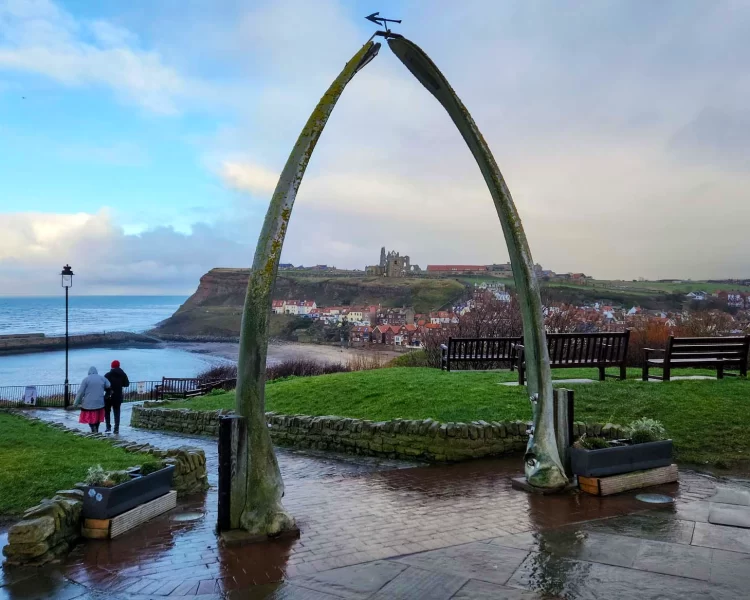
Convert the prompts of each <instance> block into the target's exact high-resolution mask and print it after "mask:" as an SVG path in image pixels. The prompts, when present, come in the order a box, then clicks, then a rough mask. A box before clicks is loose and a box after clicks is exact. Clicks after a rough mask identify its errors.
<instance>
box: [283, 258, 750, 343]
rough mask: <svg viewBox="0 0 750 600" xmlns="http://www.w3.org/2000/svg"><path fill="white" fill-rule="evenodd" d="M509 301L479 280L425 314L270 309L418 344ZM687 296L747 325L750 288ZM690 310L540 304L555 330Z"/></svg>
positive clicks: (733, 324)
mask: <svg viewBox="0 0 750 600" xmlns="http://www.w3.org/2000/svg"><path fill="white" fill-rule="evenodd" d="M407 258H408V257H407ZM512 301H513V296H512V295H511V293H510V292H509V291H508V290H507V289H506V287H505V285H504V284H502V283H495V282H483V283H477V284H474V286H473V288H472V289H470V290H468V293H467V299H466V300H464V301H462V302H459V303H456V304H455V305H453V306H451V307H449V308H446V309H444V310H437V311H432V312H429V313H425V314H422V313H417V312H415V311H414V309H413V308H411V307H407V306H404V307H383V306H381V305H380V304H378V305H367V306H318V305H317V303H316V302H315V300H274V301H273V306H272V310H273V313H274V314H277V315H293V316H297V317H301V318H304V319H309V320H311V321H313V322H317V323H320V324H321V325H323V326H325V327H329V328H337V329H341V328H343V329H345V330H346V331H347V335H346V336H345V337H346V338H347V339H348V341H349V343H350V345H352V346H362V345H368V344H383V345H388V346H406V347H412V348H418V347H421V345H422V344H423V341H424V339H425V336H426V335H428V334H430V333H434V332H436V331H437V330H440V329H442V328H445V327H449V326H451V325H457V324H459V323H460V322H461V319H462V317H464V316H465V315H467V314H470V313H471V312H472V311H473V310H476V309H477V308H481V307H483V306H484V305H486V304H488V303H499V304H505V303H511V302H512ZM685 301H686V304H687V303H691V304H692V306H694V307H695V306H698V307H700V304H701V303H705V304H709V303H711V302H713V304H714V305H716V304H718V305H719V306H721V307H724V308H726V309H727V310H729V311H731V313H734V314H731V313H730V312H727V310H721V309H718V308H714V309H712V311H713V312H715V313H716V314H718V315H720V317H721V319H722V321H723V322H724V323H725V326H726V327H727V328H728V331H727V333H743V332H748V331H750V293H744V292H738V291H725V290H721V291H718V292H715V293H713V294H709V293H707V292H691V293H689V294H687V295H686V296H685ZM693 312H694V311H691V310H689V309H687V308H686V309H683V310H680V311H661V310H646V309H643V308H641V307H640V306H615V305H611V304H604V303H600V302H595V303H593V304H586V305H581V306H576V305H573V304H566V303H548V304H547V305H546V306H545V307H544V315H545V317H546V318H547V320H548V327H551V328H553V329H556V330H557V331H558V332H562V331H570V332H595V331H612V332H616V331H624V330H625V329H628V328H631V327H633V326H635V325H637V324H643V323H644V322H653V323H658V324H659V325H662V326H666V327H668V328H676V327H678V326H681V325H684V324H686V323H687V322H688V321H689V320H690V319H691V314H692V313H693ZM561 323H562V324H561Z"/></svg>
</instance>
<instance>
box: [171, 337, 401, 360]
mask: <svg viewBox="0 0 750 600" xmlns="http://www.w3.org/2000/svg"><path fill="white" fill-rule="evenodd" d="M168 345H169V346H170V347H172V348H175V349H178V350H184V351H186V352H195V353H198V354H208V355H211V356H217V357H221V358H225V359H229V360H232V361H237V358H238V357H239V350H240V345H239V344H237V343H234V342H186V343H169V344H168ZM401 354H402V353H401V352H394V351H393V350H364V349H359V348H338V347H336V346H324V345H320V344H300V343H297V342H270V343H269V344H268V363H269V364H277V363H279V362H281V361H283V360H285V359H290V358H298V359H305V360H314V361H317V362H320V363H326V364H329V363H347V362H349V360H350V359H353V358H356V357H372V356H380V357H382V358H383V360H390V359H391V358H394V357H396V356H400V355H401Z"/></svg>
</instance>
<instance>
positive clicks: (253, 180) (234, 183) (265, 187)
mask: <svg viewBox="0 0 750 600" xmlns="http://www.w3.org/2000/svg"><path fill="white" fill-rule="evenodd" d="M219 176H220V177H221V179H222V181H223V182H224V183H225V184H226V185H228V186H229V187H231V188H233V189H235V190H239V191H243V192H250V193H251V194H257V195H269V194H270V193H271V192H273V190H274V189H275V188H276V183H277V182H278V181H279V174H278V173H275V172H274V171H271V170H269V169H266V168H265V167H262V166H260V165H255V164H251V163H241V162H233V161H226V162H224V164H223V165H222V166H221V170H220V173H219Z"/></svg>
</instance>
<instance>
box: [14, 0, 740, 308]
mask: <svg viewBox="0 0 750 600" xmlns="http://www.w3.org/2000/svg"><path fill="white" fill-rule="evenodd" d="M376 10H379V11H381V13H382V14H383V15H385V16H389V17H393V18H402V19H403V20H404V22H403V25H401V26H399V27H398V31H399V32H401V33H403V34H404V35H406V36H407V37H409V38H410V39H412V40H413V41H415V42H416V43H418V44H419V45H420V46H421V47H422V48H423V49H424V50H425V51H426V52H427V53H428V54H429V55H430V56H431V57H432V58H433V60H434V61H435V62H436V64H437V65H438V66H439V67H440V68H441V70H442V71H443V72H444V73H445V75H446V77H447V78H448V80H449V81H450V82H451V83H452V85H453V87H454V88H455V89H456V90H457V92H458V94H459V95H460V96H461V98H462V99H463V101H464V103H465V104H466V106H467V108H468V109H469V110H470V111H471V113H472V115H473V116H474V118H475V120H476V122H477V124H478V125H479V127H480V128H481V130H482V132H483V133H484V135H485V137H486V138H487V140H488V142H489V144H490V146H491V148H492V150H493V152H494V154H495V158H496V159H497V162H498V164H499V166H500V169H501V170H502V172H503V174H504V176H505V178H506V180H507V182H508V185H509V187H510V190H511V192H512V193H513V196H514V198H515V201H516V204H517V207H518V210H519V212H520V214H521V218H522V219H523V224H524V227H525V229H526V232H527V235H528V238H529V241H530V244H531V250H532V254H533V257H534V259H535V261H537V262H540V263H542V265H543V266H544V267H545V268H549V269H553V270H555V271H560V272H568V271H583V272H586V273H587V274H591V275H593V276H595V277H597V278H627V279H632V278H636V277H639V276H643V277H649V278H667V277H675V278H688V277H692V278H695V279H697V278H718V277H750V260H749V259H748V257H750V235H748V231H749V230H750V69H748V56H750V3H748V2H747V1H744V0H737V1H727V2H720V1H712V2H706V1H704V0H700V1H694V2H693V1H690V0H676V1H674V2H669V1H661V2H654V3H650V2H637V1H632V0H631V1H627V2H617V1H604V0H602V1H597V2H572V1H571V2H560V1H557V0H555V1H549V2H530V1H528V0H522V1H518V2H512V1H507V2H496V1H494V0H484V1H480V0H475V1H471V0H464V1H462V2H456V1H454V0H449V1H445V2H436V1H431V2H421V1H417V0H414V1H413V2H397V1H394V0H390V1H383V0H379V1H378V2H373V1H371V0H368V1H356V2H352V1H349V0H316V1H315V2H310V1H309V0H268V1H256V0H247V1H231V0H226V1H225V0H211V1H208V0H206V1H191V0H159V1H155V2H97V1H94V0H91V1H85V0H70V1H68V2H52V1H49V0H0V295H10V294H14V295H18V294H56V293H58V291H59V278H58V276H57V275H58V273H59V272H60V268H61V267H62V265H63V264H64V263H66V262H69V263H70V264H71V265H72V266H73V268H74V271H75V272H76V274H77V277H76V284H75V285H76V291H77V292H78V293H88V294H94V293H148V294H156V293H190V292H192V291H193V290H194V288H195V286H196V284H197V281H198V278H199V277H200V275H202V274H203V273H204V272H205V271H207V270H208V269H210V268H211V267H218V266H222V267H230V266H231V267H245V266H249V265H250V264H251V263H252V258H253V252H254V248H255V242H256V239H257V234H258V231H259V228H260V223H261V220H262V218H263V215H264V214H265V210H266V208H267V204H268V200H269V198H270V195H271V192H272V191H273V188H274V186H275V184H276V179H277V176H278V173H279V171H280V170H281V168H282V166H283V164H284V161H285V159H286V157H287V155H288V152H289V150H290V149H291V146H292V145H293V143H294V141H295V139H296V137H297V135H298V134H299V132H300V129H301V127H302V125H303V124H304V122H305V121H306V120H307V117H308V116H309V114H310V112H311V110H312V109H313V107H314V106H315V104H316V103H317V101H318V99H319V98H320V96H321V95H322V93H323V92H324V91H325V89H326V88H327V87H328V85H329V84H330V82H331V80H332V79H333V78H334V77H335V76H336V75H337V74H338V73H339V71H340V69H341V67H342V66H343V64H344V63H345V62H346V61H347V60H348V59H349V58H350V57H351V56H352V54H354V52H356V51H357V49H358V48H359V47H360V46H361V45H362V44H363V43H364V42H365V41H366V40H367V39H368V37H369V36H370V35H371V34H372V32H373V31H374V29H375V27H374V26H372V25H371V24H370V23H369V22H368V21H366V20H364V18H363V17H364V16H365V15H367V14H369V13H371V12H374V11H376ZM382 245H385V246H387V247H388V249H397V250H399V251H401V253H402V254H408V255H410V256H411V259H412V263H417V264H420V265H422V266H423V267H425V266H426V265H427V264H435V263H471V264H486V263H493V262H505V261H506V260H507V258H508V255H507V251H506V249H505V243H504V240H503V237H502V231H501V229H500V225H499V223H498V220H497V216H496V214H495V212H494V208H493V205H492V201H491V198H490V195H489V193H488V191H487V189H486V187H485V185H484V182H483V180H482V178H481V175H480V173H479V169H478V168H477V166H476V164H475V163H474V162H473V159H472V157H471V155H470V153H469V151H468V150H467V148H466V147H465V145H464V144H463V142H462V140H461V138H460V136H459V134H458V133H457V132H456V130H455V128H454V127H453V125H452V123H451V122H450V120H449V119H448V117H447V115H446V114H445V113H444V112H443V110H442V108H441V107H440V106H439V105H438V104H437V102H436V101H435V100H434V99H433V98H432V97H431V96H430V95H429V94H428V93H427V91H426V90H424V89H423V88H422V87H421V86H420V84H419V83H418V82H417V81H416V80H414V79H413V78H412V76H411V75H410V74H409V73H408V71H407V70H406V69H405V68H404V67H403V65H401V63H400V62H399V61H398V60H397V59H396V57H395V56H393V54H392V53H391V52H390V51H389V50H388V48H387V46H386V47H384V48H383V49H382V50H381V52H380V55H379V56H378V57H377V58H376V60H374V61H373V62H372V63H370V64H369V65H368V66H367V68H366V69H364V70H363V71H362V72H361V73H359V74H358V75H357V76H356V78H355V79H354V80H353V81H352V83H351V84H350V85H349V87H348V88H347V89H346V92H345V93H344V95H343V97H342V98H341V100H340V102H339V104H338V106H337V107H336V110H335V111H334V113H333V115H332V117H331V119H330V121H329V123H328V126H327V128H326V130H325V132H324V134H323V136H322V138H321V141H320V143H319V145H318V147H317V149H316V152H315V155H314V156H313V158H312V161H311V163H310V166H309V168H308V172H307V175H306V178H305V180H304V182H303V184H302V187H301V189H300V192H299V194H298V197H297V203H296V205H295V211H294V215H293V217H292V219H291V225H290V229H289V234H288V236H287V241H286V245H285V247H284V252H283V256H282V260H283V261H284V262H293V263H295V264H300V263H301V264H305V265H311V264H318V263H325V264H329V265H336V266H338V267H347V268H364V266H365V265H366V264H372V263H374V262H375V261H377V259H378V257H379V252H380V247H381V246H382Z"/></svg>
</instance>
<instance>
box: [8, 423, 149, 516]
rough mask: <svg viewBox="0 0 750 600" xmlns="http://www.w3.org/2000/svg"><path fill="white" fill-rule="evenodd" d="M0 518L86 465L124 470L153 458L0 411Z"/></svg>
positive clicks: (65, 485)
mask: <svg viewBox="0 0 750 600" xmlns="http://www.w3.org/2000/svg"><path fill="white" fill-rule="evenodd" d="M0 432H2V435H0V517H1V516H9V515H15V514H19V513H22V512H23V511H24V510H26V509H27V508H30V507H32V506H34V505H35V504H37V503H38V502H39V501H40V500H41V499H42V498H51V497H52V495H53V494H54V493H55V492H56V491H58V490H64V489H69V488H70V487H71V486H73V485H74V484H75V483H77V482H79V481H83V478H84V477H85V476H86V472H87V471H88V468H89V467H90V466H92V465H97V464H100V465H102V466H103V467H104V469H106V470H108V471H110V470H119V469H126V468H128V467H132V466H135V465H138V464H149V463H153V462H155V459H154V458H153V457H152V456H149V455H147V454H132V453H128V452H125V451H124V450H121V449H120V448H114V447H113V446H111V445H110V444H109V443H107V442H103V441H101V440H92V439H87V438H81V437H77V436H74V435H70V434H69V433H65V432H63V431H59V430H57V429H55V428H54V427H50V426H49V425H46V424H45V423H40V422H37V421H27V420H26V419H24V418H23V417H19V416H16V415H11V414H7V413H0Z"/></svg>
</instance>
